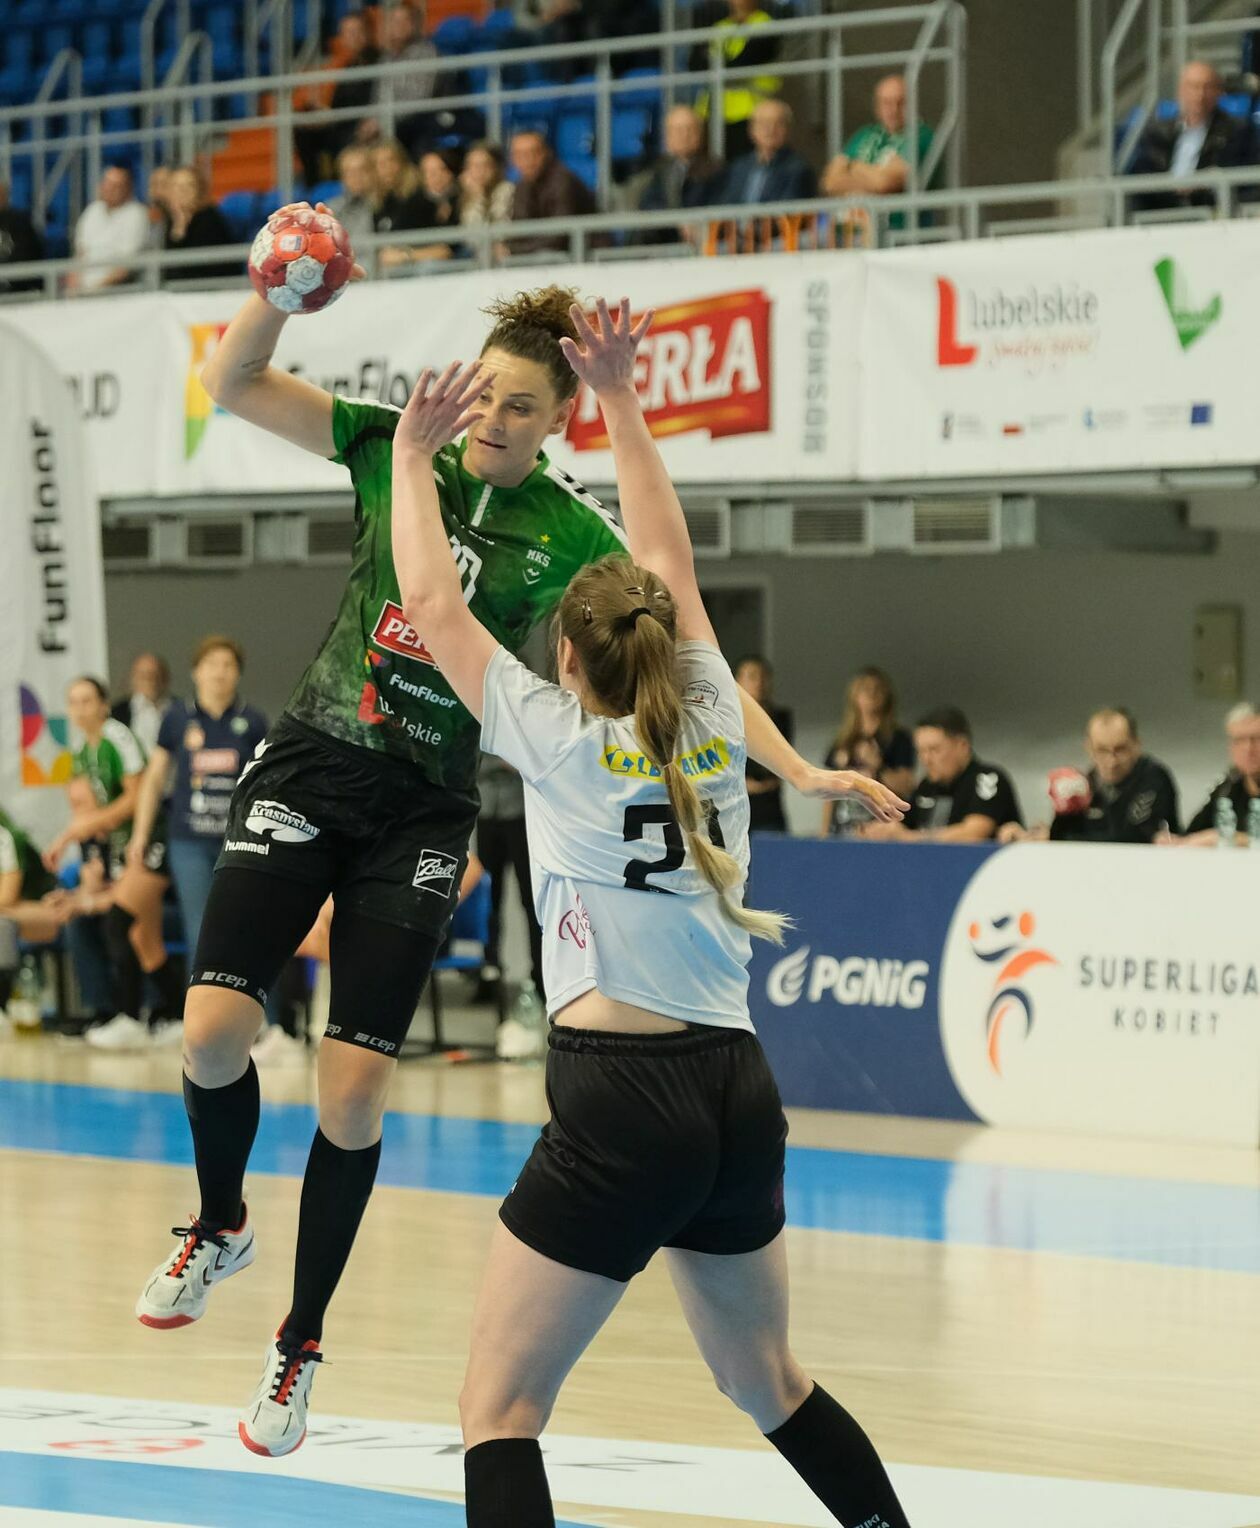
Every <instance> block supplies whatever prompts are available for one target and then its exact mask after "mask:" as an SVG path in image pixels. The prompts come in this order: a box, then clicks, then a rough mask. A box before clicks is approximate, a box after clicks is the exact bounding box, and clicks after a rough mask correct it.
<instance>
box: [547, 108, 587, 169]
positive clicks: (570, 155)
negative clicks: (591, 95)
mask: <svg viewBox="0 0 1260 1528" xmlns="http://www.w3.org/2000/svg"><path fill="white" fill-rule="evenodd" d="M594 147H595V117H594V115H593V114H592V113H591V112H589V111H583V110H581V109H579V110H577V111H573V110H571V109H570V108H567V107H561V109H560V116H559V118H558V120H557V122H556V136H555V149H556V153H557V154H558V155H559V156H560V158H561V159H563V160H564V162H565V164H567V165H569V166H570V167H571V168H574V169H576V167H577V166H576V161H577V160H579V159H587V158H590V157H591V156H592V151H593V149H594Z"/></svg>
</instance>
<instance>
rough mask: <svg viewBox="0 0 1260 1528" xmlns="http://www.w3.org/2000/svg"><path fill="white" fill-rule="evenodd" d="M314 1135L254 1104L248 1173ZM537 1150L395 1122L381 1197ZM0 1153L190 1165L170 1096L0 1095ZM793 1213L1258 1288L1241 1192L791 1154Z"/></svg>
mask: <svg viewBox="0 0 1260 1528" xmlns="http://www.w3.org/2000/svg"><path fill="white" fill-rule="evenodd" d="M314 1129H315V1111H314V1110H313V1109H312V1108H311V1107H310V1106H309V1105H307V1104H276V1103H264V1104H263V1106H262V1118H261V1123H260V1126H259V1131H258V1139H257V1142H256V1144H255V1147H254V1151H253V1155H252V1156H251V1158H250V1172H251V1173H266V1174H279V1175H282V1176H290V1177H297V1176H300V1175H301V1174H302V1172H303V1171H304V1169H305V1166H306V1157H307V1152H308V1150H309V1148H310V1141H311V1136H312V1135H313V1133H314ZM537 1134H538V1132H537V1129H536V1128H535V1127H534V1126H533V1125H518V1124H505V1123H503V1122H501V1121H498V1120H483V1119H457V1118H449V1117H444V1116H435V1115H427V1114H390V1115H388V1116H387V1117H386V1122H385V1146H384V1150H383V1152H382V1155H381V1168H380V1176H379V1181H380V1182H381V1183H385V1184H389V1185H392V1186H393V1187H397V1188H415V1189H429V1190H437V1191H439V1192H443V1193H457V1194H477V1195H488V1196H491V1197H494V1198H500V1197H502V1196H503V1195H504V1194H505V1193H507V1191H508V1189H509V1188H510V1187H511V1186H512V1183H513V1182H514V1180H515V1178H516V1174H517V1172H518V1171H519V1169H520V1166H521V1164H522V1163H523V1162H524V1160H525V1158H526V1157H527V1156H528V1154H529V1152H530V1149H531V1148H532V1146H533V1143H534V1140H535V1139H536V1137H537ZM0 1147H10V1148H13V1149H16V1150H30V1151H51V1152H61V1153H66V1154H68V1155H73V1156H94V1157H105V1158H109V1159H112V1160H119V1161H132V1162H160V1163H165V1164H173V1165H187V1166H191V1164H192V1143H191V1141H190V1140H189V1136H188V1125H187V1122H186V1120H185V1118H184V1104H183V1099H182V1098H180V1097H179V1096H178V1095H176V1094H172V1093H144V1092H131V1091H128V1090H124V1089H113V1088H92V1087H76V1086H72V1085H69V1084H66V1083H48V1082H23V1081H18V1080H13V1079H8V1080H3V1079H0ZM787 1212H788V1223H789V1224H790V1225H793V1226H801V1227H805V1228H808V1229H813V1230H822V1231H842V1232H848V1233H852V1234H858V1235H868V1236H889V1237H899V1238H904V1239H908V1240H913V1241H929V1242H945V1243H951V1244H958V1245H976V1246H986V1247H1005V1248H1012V1249H1015V1250H1019V1251H1027V1252H1053V1253H1068V1254H1076V1255H1081V1256H1088V1257H1104V1258H1119V1259H1122V1260H1127V1261H1133V1262H1144V1263H1155V1264H1160V1265H1163V1266H1170V1267H1193V1268H1206V1269H1214V1270H1218V1271H1228V1272H1237V1273H1254V1274H1260V1193H1257V1192H1256V1190H1255V1189H1254V1188H1249V1187H1232V1186H1228V1185H1219V1184H1203V1183H1183V1182H1167V1181H1163V1180H1159V1179H1148V1178H1124V1177H1113V1176H1109V1175H1104V1174H1092V1173H1077V1172H1059V1171H1053V1170H1046V1169H1034V1168H1024V1167H1008V1166H1004V1165H1001V1164H993V1163H982V1162H946V1161H938V1160H933V1159H928V1158H918V1157H890V1156H877V1155H873V1154H866V1153H862V1152H851V1151H822V1150H817V1149H814V1148H810V1147H791V1148H789V1150H788V1176H787Z"/></svg>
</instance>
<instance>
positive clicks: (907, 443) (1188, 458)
mask: <svg viewBox="0 0 1260 1528" xmlns="http://www.w3.org/2000/svg"><path fill="white" fill-rule="evenodd" d="M864 323H865V327H864V333H863V343H862V353H863V390H862V399H863V420H862V430H861V435H862V449H861V460H860V476H862V477H863V478H876V479H878V478H905V477H927V478H937V477H953V476H959V475H984V476H991V475H993V474H1006V473H1012V474H1014V473H1022V472H1063V471H1093V470H1099V469H1114V468H1151V467H1177V466H1180V467H1186V466H1200V465H1207V464H1217V463H1230V462H1235V463H1236V462H1251V461H1254V460H1255V442H1256V438H1257V431H1258V430H1260V390H1257V388H1256V387H1255V386H1254V383H1253V380H1252V379H1253V378H1254V375H1255V357H1256V355H1257V346H1258V345H1260V224H1257V223H1256V222H1255V221H1251V220H1246V221H1238V222H1231V223H1219V224H1213V225H1210V226H1207V225H1199V226H1180V227H1154V228H1134V229H1118V230H1115V231H1111V232H1099V233H1082V234H1056V235H1047V236H1044V237H1036V238H1013V239H987V240H985V239H981V240H973V241H971V242H967V243H958V244H936V245H932V246H930V247H928V248H923V249H914V250H902V251H896V252H891V253H886V254H885V253H880V254H872V255H870V256H868V257H867V283H866V298H865V317H864Z"/></svg>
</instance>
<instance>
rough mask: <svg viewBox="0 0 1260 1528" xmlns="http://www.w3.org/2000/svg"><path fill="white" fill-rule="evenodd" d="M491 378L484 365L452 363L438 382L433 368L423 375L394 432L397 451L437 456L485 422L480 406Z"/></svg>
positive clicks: (421, 374) (472, 362) (479, 363)
mask: <svg viewBox="0 0 1260 1528" xmlns="http://www.w3.org/2000/svg"><path fill="white" fill-rule="evenodd" d="M489 378H490V369H489V368H488V367H487V366H484V365H483V364H482V363H481V362H480V361H470V362H469V363H468V365H467V366H463V365H462V363H461V362H459V361H452V362H451V364H450V365H449V366H448V367H447V368H446V370H445V371H444V372H443V373H442V375H441V376H440V377H437V378H436V379H435V378H434V375H433V371H432V369H431V368H430V369H426V370H425V371H423V372H421V373H420V379H419V381H418V382H417V383H416V386H415V390H414V391H413V392H412V394H411V397H410V398H409V399H408V400H407V407H406V408H405V409H404V410H403V414H402V418H401V419H400V420H399V421H398V428H397V430H396V431H395V432H394V449H395V451H398V450H411V451H416V452H419V453H421V454H423V455H425V456H433V455H434V454H435V453H436V452H438V451H440V450H441V449H442V447H443V446H448V445H450V443H451V441H453V440H456V439H457V438H458V437H459V436H460V435H461V434H463V432H464V431H465V430H466V429H467V428H468V426H469V425H470V424H474V423H475V422H476V421H477V420H478V419H480V418H481V410H480V409H479V408H478V407H477V403H478V400H479V399H480V398H481V395H482V393H483V392H484V391H485V386H486V383H487V381H488V380H489Z"/></svg>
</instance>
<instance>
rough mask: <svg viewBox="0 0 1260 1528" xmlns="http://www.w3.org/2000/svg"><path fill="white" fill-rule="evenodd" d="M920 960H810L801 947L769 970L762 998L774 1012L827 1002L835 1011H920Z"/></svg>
mask: <svg viewBox="0 0 1260 1528" xmlns="http://www.w3.org/2000/svg"><path fill="white" fill-rule="evenodd" d="M927 979H928V963H927V961H926V960H907V961H901V960H879V959H876V958H875V957H873V956H864V955H849V956H847V957H846V958H844V959H839V958H837V957H836V956H835V955H815V956H814V957H813V959H812V960H811V958H810V946H809V945H805V946H803V947H802V948H801V949H799V950H794V951H793V952H792V954H791V955H785V956H784V957H783V959H782V960H780V961H776V962H775V964H774V965H773V966H772V967H771V968H770V975H769V976H768V977H767V978H766V996H767V997H768V998H769V999H770V1001H771V1002H772V1003H773V1004H774V1006H775V1007H776V1008H792V1007H794V1006H795V1005H796V1004H797V1003H799V1002H801V1001H802V1000H803V1001H805V1002H807V1003H820V1002H821V1001H822V999H823V998H824V997H830V998H831V999H832V1000H833V1002H836V1003H839V1004H840V1005H841V1007H844V1008H852V1007H862V1008H922V1007H923V999H924V997H925V996H926V995H927Z"/></svg>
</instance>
